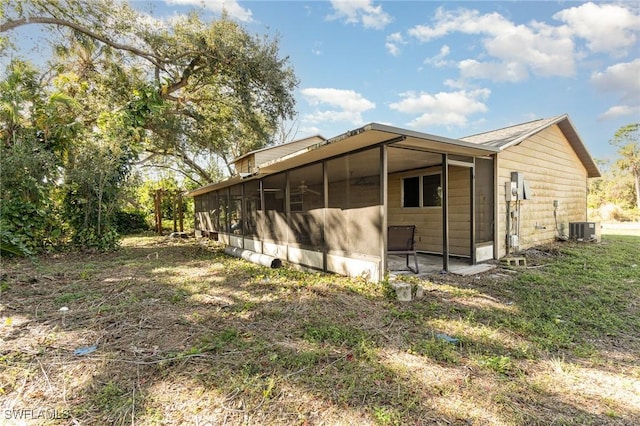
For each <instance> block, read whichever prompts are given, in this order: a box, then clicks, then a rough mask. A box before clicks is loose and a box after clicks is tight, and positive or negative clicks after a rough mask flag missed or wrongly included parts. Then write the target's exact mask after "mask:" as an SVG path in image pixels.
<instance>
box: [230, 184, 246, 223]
mask: <svg viewBox="0 0 640 426" xmlns="http://www.w3.org/2000/svg"><path fill="white" fill-rule="evenodd" d="M229 194H230V198H229V232H230V233H232V234H235V235H242V233H243V231H242V220H243V217H242V184H239V185H234V186H232V187H231V188H230V190H229Z"/></svg>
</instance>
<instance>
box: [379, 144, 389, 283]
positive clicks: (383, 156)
mask: <svg viewBox="0 0 640 426" xmlns="http://www.w3.org/2000/svg"><path fill="white" fill-rule="evenodd" d="M388 151H389V145H387V144H383V145H381V146H380V227H381V228H382V229H380V234H381V235H380V237H381V238H380V279H381V280H382V279H383V278H384V275H385V274H386V273H387V226H388V224H389V222H388V220H387V186H388V182H389V179H388V169H389V168H388V165H387V159H388V154H389V152H388Z"/></svg>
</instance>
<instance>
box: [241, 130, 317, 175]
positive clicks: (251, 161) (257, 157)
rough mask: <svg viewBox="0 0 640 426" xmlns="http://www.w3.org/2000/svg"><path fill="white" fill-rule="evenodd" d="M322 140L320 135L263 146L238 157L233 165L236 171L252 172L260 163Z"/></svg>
mask: <svg viewBox="0 0 640 426" xmlns="http://www.w3.org/2000/svg"><path fill="white" fill-rule="evenodd" d="M322 141H324V139H322V138H321V137H318V136H312V137H310V138H305V139H301V140H298V141H293V142H289V143H285V144H281V145H276V146H271V147H268V148H263V149H262V150H258V151H255V152H253V153H250V154H248V155H246V156H244V157H241V158H239V159H238V160H236V161H235V162H234V164H233V165H234V167H235V169H236V172H237V173H253V172H255V171H256V170H255V169H256V167H259V166H260V165H261V164H265V163H269V162H271V161H274V160H277V159H278V158H282V157H285V156H287V155H290V154H293V153H294V152H297V151H300V150H302V149H304V148H307V147H309V146H311V145H314V144H317V143H320V142H322Z"/></svg>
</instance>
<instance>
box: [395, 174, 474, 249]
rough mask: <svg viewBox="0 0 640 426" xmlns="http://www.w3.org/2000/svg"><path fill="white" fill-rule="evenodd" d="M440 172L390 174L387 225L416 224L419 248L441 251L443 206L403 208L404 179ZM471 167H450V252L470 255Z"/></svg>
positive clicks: (417, 245) (417, 246)
mask: <svg viewBox="0 0 640 426" xmlns="http://www.w3.org/2000/svg"><path fill="white" fill-rule="evenodd" d="M434 171H435V172H439V171H440V168H439V167H438V168H429V169H424V170H418V171H412V172H411V173H394V174H391V175H389V181H388V186H389V192H388V200H387V202H388V205H387V215H388V218H387V223H388V225H416V248H417V250H419V251H425V252H432V253H442V207H406V208H405V207H402V179H403V178H405V177H411V176H417V175H423V174H429V173H433V172H434ZM469 176H470V175H469V169H467V168H464V167H456V166H451V167H450V168H449V253H451V254H453V255H459V256H469V246H470V226H471V225H470V209H471V207H470V200H469V193H470V192H469V191H470V189H469V179H470V177H469Z"/></svg>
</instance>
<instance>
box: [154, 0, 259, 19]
mask: <svg viewBox="0 0 640 426" xmlns="http://www.w3.org/2000/svg"><path fill="white" fill-rule="evenodd" d="M165 2H166V3H167V4H177V5H192V6H204V7H206V8H207V9H210V10H212V11H214V12H217V13H222V12H223V11H224V12H226V13H228V14H229V16H230V17H232V18H235V19H237V20H238V21H241V22H253V13H252V12H251V10H250V9H245V8H244V7H242V6H240V4H239V3H238V0H165Z"/></svg>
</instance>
